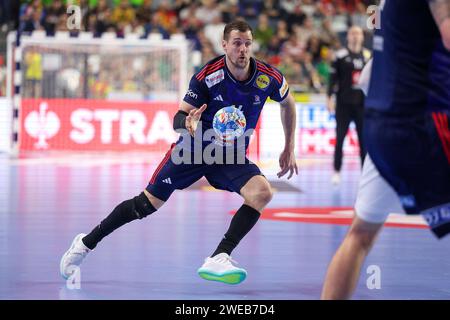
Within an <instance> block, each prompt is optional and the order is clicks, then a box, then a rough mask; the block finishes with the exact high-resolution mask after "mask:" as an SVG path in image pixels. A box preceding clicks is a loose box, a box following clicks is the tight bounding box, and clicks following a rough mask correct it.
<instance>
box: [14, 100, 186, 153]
mask: <svg viewBox="0 0 450 320" xmlns="http://www.w3.org/2000/svg"><path fill="white" fill-rule="evenodd" d="M177 109H178V104H177V103H168V102H118V101H106V100H84V99H24V100H22V103H21V112H20V133H19V141H20V149H21V150H75V151H77V150H80V151H82V150H87V151H102V150H104V151H106V150H108V151H128V150H145V151H166V150H167V149H168V148H169V146H170V144H171V143H172V142H174V141H176V140H177V138H178V134H177V133H176V132H175V131H174V130H173V128H172V121H173V120H172V119H173V116H174V114H175V113H176V112H177Z"/></svg>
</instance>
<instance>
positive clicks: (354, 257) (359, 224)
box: [321, 217, 383, 299]
mask: <svg viewBox="0 0 450 320" xmlns="http://www.w3.org/2000/svg"><path fill="white" fill-rule="evenodd" d="M382 226H383V224H373V223H369V222H366V221H364V220H362V219H361V218H359V217H355V219H354V220H353V224H352V226H351V227H350V230H349V231H348V233H347V235H346V236H345V239H344V241H343V242H342V244H341V246H340V247H339V249H338V250H337V252H336V254H335V255H334V257H333V259H332V260H331V263H330V265H329V267H328V271H327V274H326V277H325V283H324V285H323V290H322V297H321V298H322V299H349V298H350V297H351V295H352V293H353V291H354V290H355V287H356V284H357V283H358V279H359V275H360V272H361V267H362V265H363V263H364V260H365V259H366V256H367V254H368V253H369V251H370V249H371V248H372V245H373V244H374V242H375V239H376V236H377V234H378V231H379V230H380V229H381V227H382Z"/></svg>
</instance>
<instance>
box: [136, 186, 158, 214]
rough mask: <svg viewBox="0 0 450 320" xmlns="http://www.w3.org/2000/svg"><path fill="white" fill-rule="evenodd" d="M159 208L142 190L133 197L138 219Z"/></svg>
mask: <svg viewBox="0 0 450 320" xmlns="http://www.w3.org/2000/svg"><path fill="white" fill-rule="evenodd" d="M157 209H158V208H155V207H154V206H153V204H152V202H150V200H149V198H148V197H147V195H146V194H145V193H144V192H141V193H140V194H139V195H138V196H136V197H134V198H133V210H134V213H135V214H136V216H137V217H138V219H143V218H145V217H147V216H149V215H151V214H152V213H153V212H155V211H156V210H157Z"/></svg>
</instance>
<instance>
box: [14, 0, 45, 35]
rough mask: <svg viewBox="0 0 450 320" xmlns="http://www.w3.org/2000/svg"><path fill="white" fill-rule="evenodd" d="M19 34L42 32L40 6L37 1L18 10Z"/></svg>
mask: <svg viewBox="0 0 450 320" xmlns="http://www.w3.org/2000/svg"><path fill="white" fill-rule="evenodd" d="M20 11H21V14H20V25H19V30H20V32H27V33H28V32H33V31H34V30H42V29H43V26H42V24H41V22H42V5H41V3H40V1H39V0H34V1H32V2H31V3H30V4H23V5H22V6H21V8H20Z"/></svg>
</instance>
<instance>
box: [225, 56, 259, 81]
mask: <svg viewBox="0 0 450 320" xmlns="http://www.w3.org/2000/svg"><path fill="white" fill-rule="evenodd" d="M224 59H225V71H226V72H227V74H228V76H229V77H230V79H231V80H232V81H233V82H235V83H238V84H242V85H248V84H250V83H251V82H252V81H253V79H254V78H255V75H256V71H257V70H256V61H255V58H253V57H250V77H248V79H247V80H244V81H239V80H237V79H236V78H235V77H234V76H233V74H232V73H231V71H230V70H229V69H228V66H227V62H226V59H227V56H226V55H224Z"/></svg>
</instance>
